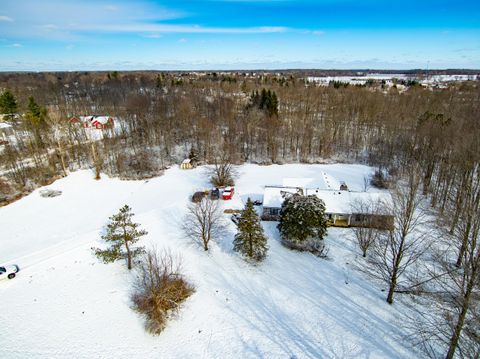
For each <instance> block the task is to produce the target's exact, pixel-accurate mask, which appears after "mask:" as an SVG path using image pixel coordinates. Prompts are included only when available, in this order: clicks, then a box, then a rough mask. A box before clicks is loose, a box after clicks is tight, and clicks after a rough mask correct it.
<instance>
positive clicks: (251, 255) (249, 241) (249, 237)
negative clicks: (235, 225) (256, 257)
mask: <svg viewBox="0 0 480 359" xmlns="http://www.w3.org/2000/svg"><path fill="white" fill-rule="evenodd" d="M248 244H249V250H248V256H249V257H250V258H252V257H253V242H252V235H249V236H248Z"/></svg>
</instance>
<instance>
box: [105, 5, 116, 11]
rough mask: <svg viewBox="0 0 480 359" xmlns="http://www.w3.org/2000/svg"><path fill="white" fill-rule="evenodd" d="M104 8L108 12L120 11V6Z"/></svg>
mask: <svg viewBox="0 0 480 359" xmlns="http://www.w3.org/2000/svg"><path fill="white" fill-rule="evenodd" d="M103 8H104V9H105V10H107V11H118V6H115V5H106V6H104V7H103Z"/></svg>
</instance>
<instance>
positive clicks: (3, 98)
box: [0, 90, 17, 114]
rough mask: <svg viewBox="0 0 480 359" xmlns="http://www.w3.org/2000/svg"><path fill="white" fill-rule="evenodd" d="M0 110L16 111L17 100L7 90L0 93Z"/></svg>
mask: <svg viewBox="0 0 480 359" xmlns="http://www.w3.org/2000/svg"><path fill="white" fill-rule="evenodd" d="M0 112H1V113H4V114H14V113H15V112H17V100H16V99H15V96H14V95H13V93H11V92H10V91H9V90H6V91H4V92H3V93H2V94H1V95H0Z"/></svg>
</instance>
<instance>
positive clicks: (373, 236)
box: [352, 201, 384, 257]
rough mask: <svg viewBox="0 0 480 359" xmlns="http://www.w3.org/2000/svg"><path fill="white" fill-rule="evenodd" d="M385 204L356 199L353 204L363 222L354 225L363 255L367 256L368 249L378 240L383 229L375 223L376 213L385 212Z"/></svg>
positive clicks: (353, 209)
mask: <svg viewBox="0 0 480 359" xmlns="http://www.w3.org/2000/svg"><path fill="white" fill-rule="evenodd" d="M383 208H384V204H383V203H381V202H375V201H355V202H354V203H353V204H352V213H354V214H355V213H358V216H360V218H361V223H360V225H359V226H358V227H353V228H352V230H353V234H354V236H355V239H356V241H357V243H358V246H359V247H360V249H361V251H362V256H363V257H366V256H367V251H368V249H369V248H370V247H371V246H372V245H373V244H374V243H375V242H376V241H377V239H378V237H379V235H380V233H381V231H380V230H379V229H378V228H376V225H375V223H374V217H372V216H375V215H380V214H381V213H383V211H382V209H383Z"/></svg>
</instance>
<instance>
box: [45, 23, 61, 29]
mask: <svg viewBox="0 0 480 359" xmlns="http://www.w3.org/2000/svg"><path fill="white" fill-rule="evenodd" d="M42 28H43V29H45V30H57V29H58V26H57V25H54V24H46V25H42Z"/></svg>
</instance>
